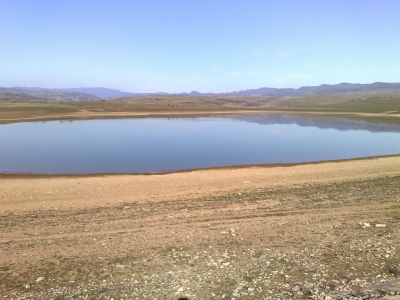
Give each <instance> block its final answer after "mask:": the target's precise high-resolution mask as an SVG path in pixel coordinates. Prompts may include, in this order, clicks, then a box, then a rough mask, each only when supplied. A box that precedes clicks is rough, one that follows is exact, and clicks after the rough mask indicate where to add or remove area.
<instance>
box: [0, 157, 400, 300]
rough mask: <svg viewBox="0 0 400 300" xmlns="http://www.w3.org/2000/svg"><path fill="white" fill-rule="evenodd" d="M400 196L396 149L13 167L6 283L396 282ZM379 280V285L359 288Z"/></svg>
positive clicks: (218, 292) (181, 286)
mask: <svg viewBox="0 0 400 300" xmlns="http://www.w3.org/2000/svg"><path fill="white" fill-rule="evenodd" d="M399 201H400V156H394V157H384V158H374V159H362V160H350V161H342V162H327V163H317V164H304V165H295V166H287V167H285V166H276V167H251V168H237V169H236V168H231V169H215V170H199V171H193V172H182V173H172V174H164V175H104V176H69V177H68V176H65V177H63V176H59V177H51V176H22V175H21V176H16V175H14V176H11V175H3V176H0V216H1V219H0V226H1V233H0V295H3V296H2V297H3V298H4V299H23V297H26V299H70V298H71V297H73V298H74V299H84V298H85V297H86V298H90V299H110V298H112V297H113V298H114V299H178V298H179V297H187V298H189V299H293V298H299V299H302V298H309V297H313V298H314V299H329V298H324V297H326V296H327V295H330V297H336V298H337V299H344V298H343V297H344V296H343V295H345V294H348V293H350V291H351V293H353V294H354V297H359V298H358V299H362V297H364V298H365V297H367V296H368V295H370V296H371V297H372V295H374V297H378V296H381V295H386V294H389V295H390V294H391V293H392V294H396V293H397V291H398V289H397V285H396V283H394V285H393V286H391V287H390V286H389V285H387V282H389V281H392V280H395V279H396V276H400V265H399V263H400V254H399V250H398V249H399V247H400V239H399V230H400V223H399V222H400V202H399ZM372 284H381V286H380V287H379V288H378V287H376V288H375V287H371V288H370V290H368V288H366V289H364V290H363V289H362V288H363V287H369V286H371V285H372ZM385 284H386V285H385ZM335 295H336V296H335ZM340 297H341V298H340ZM356 299H357V298H356ZM365 299H370V298H365Z"/></svg>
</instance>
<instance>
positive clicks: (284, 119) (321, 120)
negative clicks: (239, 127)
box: [229, 114, 400, 132]
mask: <svg viewBox="0 0 400 300" xmlns="http://www.w3.org/2000/svg"><path fill="white" fill-rule="evenodd" d="M229 118H232V119H234V120H237V121H243V122H250V123H257V124H261V125H272V124H296V125H298V126H303V127H306V126H311V127H317V128H321V129H327V128H331V129H336V130H367V131H370V132H400V126H399V125H395V124H388V123H387V124H385V123H383V122H384V120H382V121H381V122H374V121H372V120H369V119H367V118H364V119H362V118H359V119H351V118H344V117H328V116H309V115H307V116H306V115H302V116H300V115H265V114H264V115H254V116H246V117H241V116H239V117H235V116H230V117H229Z"/></svg>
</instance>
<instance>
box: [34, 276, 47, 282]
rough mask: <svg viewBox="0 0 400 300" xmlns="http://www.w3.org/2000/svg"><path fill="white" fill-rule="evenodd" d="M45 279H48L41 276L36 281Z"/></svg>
mask: <svg viewBox="0 0 400 300" xmlns="http://www.w3.org/2000/svg"><path fill="white" fill-rule="evenodd" d="M45 279H46V278H45V277H39V278H38V279H36V282H41V281H43V280H45Z"/></svg>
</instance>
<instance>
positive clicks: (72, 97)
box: [0, 82, 400, 101]
mask: <svg viewBox="0 0 400 300" xmlns="http://www.w3.org/2000/svg"><path fill="white" fill-rule="evenodd" d="M154 94H157V95H169V94H168V93H128V92H123V91H119V90H116V89H108V88H104V87H97V88H70V89H45V88H39V87H13V88H2V87H0V101H27V100H33V101H34V100H39V101H46V100H47V101H57V100H58V101H96V100H97V101H98V100H102V99H115V98H123V97H135V96H146V95H154ZM220 94H224V95H238V96H239V95H246V96H252V95H262V96H269V97H273V98H281V97H290V96H302V95H307V94H327V95H334V94H400V83H385V82H375V83H371V84H359V83H357V84H352V83H339V84H334V85H330V84H322V85H319V86H302V87H300V88H298V89H293V88H269V87H262V88H259V89H249V90H241V91H236V92H229V93H220ZM174 95H188V96H205V95H219V94H217V93H199V92H196V91H193V92H191V93H179V94H174Z"/></svg>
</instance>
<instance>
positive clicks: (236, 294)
mask: <svg viewBox="0 0 400 300" xmlns="http://www.w3.org/2000/svg"><path fill="white" fill-rule="evenodd" d="M232 296H234V297H240V294H239V293H237V292H234V293H232Z"/></svg>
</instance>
